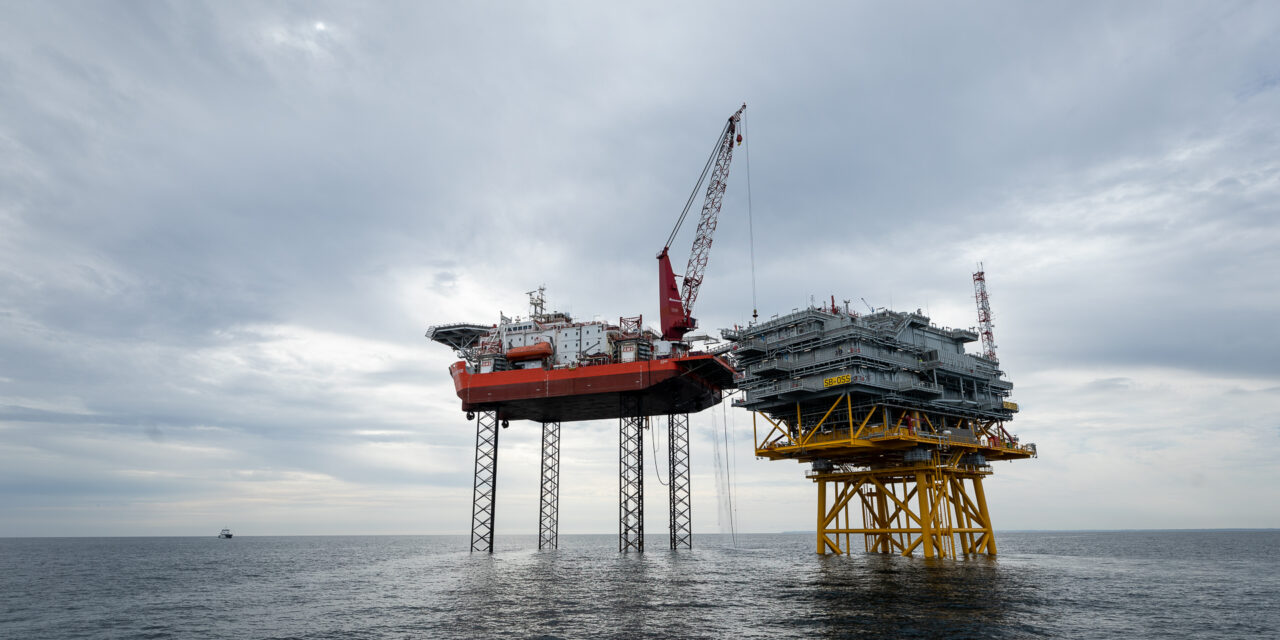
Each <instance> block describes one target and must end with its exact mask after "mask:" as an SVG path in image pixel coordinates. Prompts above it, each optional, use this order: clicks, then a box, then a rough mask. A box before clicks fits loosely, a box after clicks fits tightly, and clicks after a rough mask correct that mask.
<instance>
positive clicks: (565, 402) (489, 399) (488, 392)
mask: <svg viewBox="0 0 1280 640" xmlns="http://www.w3.org/2000/svg"><path fill="white" fill-rule="evenodd" d="M449 374H450V375H452V376H453V385H454V388H455V389H456V390H457V392H458V397H459V398H461V399H462V409H463V410H464V411H492V410H496V411H498V415H499V417H500V418H502V419H505V420H536V421H553V420H555V421H560V422H569V421H574V420H600V419H605V418H616V417H618V414H619V412H620V407H621V401H622V397H623V396H624V395H627V396H636V397H639V398H640V401H641V412H642V413H643V414H644V415H663V414H670V413H695V412H698V411H701V410H703V409H706V408H707V407H710V406H713V405H715V404H716V403H718V402H720V399H721V395H722V391H723V390H725V389H730V388H732V387H733V369H732V368H730V367H729V365H728V363H726V362H725V361H723V360H721V359H720V358H717V357H715V356H711V355H694V356H686V357H683V358H667V359H661V360H644V361H639V362H624V363H617V364H600V365H593V366H587V367H578V368H576V369H515V370H512V371H497V372H493V373H467V371H466V367H465V366H464V365H463V363H462V362H455V363H454V364H453V365H452V366H450V367H449Z"/></svg>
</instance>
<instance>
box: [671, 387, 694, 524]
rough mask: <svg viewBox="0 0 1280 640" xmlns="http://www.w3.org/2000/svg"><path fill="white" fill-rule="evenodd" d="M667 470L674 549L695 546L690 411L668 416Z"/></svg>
mask: <svg viewBox="0 0 1280 640" xmlns="http://www.w3.org/2000/svg"><path fill="white" fill-rule="evenodd" d="M667 436H668V437H667V443H668V444H669V445H670V446H669V447H668V457H667V469H668V471H669V474H670V475H669V477H670V478H671V484H670V485H669V488H670V492H671V519H670V523H671V524H670V528H671V548H672V549H692V548H693V508H692V505H691V501H690V496H689V493H690V491H689V414H687V413H673V414H671V415H669V416H667Z"/></svg>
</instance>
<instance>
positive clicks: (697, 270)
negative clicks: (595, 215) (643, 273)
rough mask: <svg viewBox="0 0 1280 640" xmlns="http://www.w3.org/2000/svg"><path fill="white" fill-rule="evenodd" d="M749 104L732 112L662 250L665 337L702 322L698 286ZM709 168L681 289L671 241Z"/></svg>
mask: <svg viewBox="0 0 1280 640" xmlns="http://www.w3.org/2000/svg"><path fill="white" fill-rule="evenodd" d="M746 108H747V105H746V104H745V103H744V104H743V105H742V107H740V108H739V109H738V110H737V111H735V112H734V113H733V115H731V116H729V120H728V122H726V123H725V125H724V129H723V130H722V131H721V132H720V137H719V138H717V139H716V146H715V149H713V150H712V152H711V157H709V158H707V164H706V166H704V167H703V168H702V175H701V176H700V177H699V178H698V183H697V185H695V186H694V187H693V193H691V194H689V200H688V201H687V202H686V203H685V205H684V211H683V212H681V213H680V218H679V219H678V220H677V221H676V226H675V229H673V230H672V231H671V235H670V236H669V237H668V238H667V244H666V246H664V247H663V248H662V252H661V253H659V254H658V296H659V300H660V302H659V306H658V309H659V316H660V317H661V319H662V338H663V339H664V340H680V339H681V338H683V337H684V334H686V333H688V332H689V331H691V330H693V328H694V327H697V326H698V321H697V320H696V319H695V318H694V317H693V303H694V302H695V301H697V299H698V289H699V288H701V287H702V278H703V275H704V273H705V272H706V269H707V260H708V258H710V256H711V241H712V239H713V236H714V234H715V231H716V222H717V220H718V219H719V217H720V205H721V203H722V202H723V200H724V191H725V187H726V186H727V184H728V179H729V164H730V163H731V162H732V161H733V143H734V138H735V134H736V133H737V131H738V122H739V121H741V119H742V112H743V111H744V110H746ZM737 142H738V143H739V144H741V143H742V136H741V135H738V136H737ZM708 171H710V173H711V181H710V182H709V183H707V191H706V196H705V198H704V199H703V203H702V215H701V216H699V217H698V229H697V232H696V233H695V234H694V237H693V250H692V251H690V252H689V263H688V264H687V265H686V266H685V270H684V280H683V282H682V287H681V289H679V290H677V289H676V282H675V273H674V271H673V270H672V268H671V259H670V257H668V255H667V252H668V251H669V250H670V249H671V243H672V242H673V241H674V240H675V237H676V233H678V232H679V231H680V225H682V224H683V223H684V219H685V216H687V215H688V214H689V207H690V206H691V205H692V204H693V199H694V197H695V196H696V195H697V193H698V188H699V187H701V186H702V183H703V182H704V181H705V180H706V178H707V173H708Z"/></svg>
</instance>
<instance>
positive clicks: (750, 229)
mask: <svg viewBox="0 0 1280 640" xmlns="http://www.w3.org/2000/svg"><path fill="white" fill-rule="evenodd" d="M742 138H743V140H745V141H746V145H747V148H746V149H743V150H742V153H743V154H744V157H745V159H746V161H747V238H748V242H749V246H750V247H751V321H752V322H755V321H756V318H758V317H760V314H759V312H758V311H757V309H758V308H759V307H757V306H756V228H755V220H754V219H753V217H752V215H751V136H749V135H747V116H746V114H743V116H742Z"/></svg>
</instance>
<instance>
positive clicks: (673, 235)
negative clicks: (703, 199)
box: [665, 118, 733, 249]
mask: <svg viewBox="0 0 1280 640" xmlns="http://www.w3.org/2000/svg"><path fill="white" fill-rule="evenodd" d="M732 122H733V118H729V120H728V121H727V122H725V123H724V129H721V130H720V137H718V138H716V146H714V147H712V148H711V156H710V157H708V158H707V164H706V165H704V166H703V167H702V175H700V176H698V184H695V185H693V191H692V192H690V193H689V199H688V200H687V201H686V202H685V203H684V211H681V212H680V217H679V218H678V219H677V220H676V226H675V228H674V229H672V230H671V235H670V236H667V244H666V245H665V246H666V247H667V248H668V249H669V248H671V243H672V242H675V241H676V234H677V233H679V232H680V225H682V224H684V219H685V216H687V215H689V208H690V207H692V206H693V199H694V198H696V197H698V192H699V191H700V190H702V183H703V182H704V181H705V180H706V179H707V173H708V172H710V171H711V165H712V164H714V163H715V161H716V156H717V155H719V154H720V147H721V146H722V145H723V144H724V137H725V136H726V135H728V133H729V124H730V123H732ZM730 144H733V142H732V141H730Z"/></svg>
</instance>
